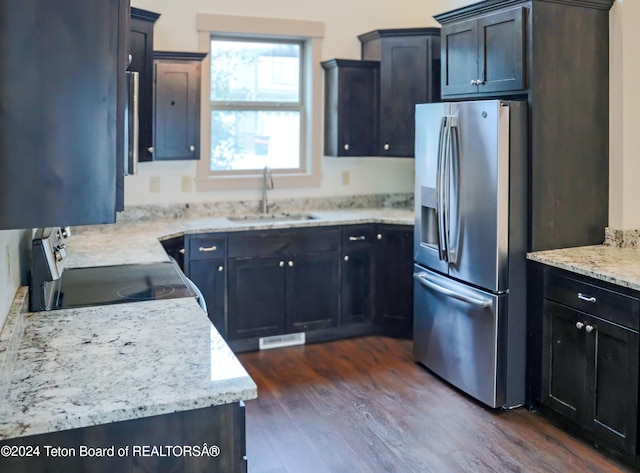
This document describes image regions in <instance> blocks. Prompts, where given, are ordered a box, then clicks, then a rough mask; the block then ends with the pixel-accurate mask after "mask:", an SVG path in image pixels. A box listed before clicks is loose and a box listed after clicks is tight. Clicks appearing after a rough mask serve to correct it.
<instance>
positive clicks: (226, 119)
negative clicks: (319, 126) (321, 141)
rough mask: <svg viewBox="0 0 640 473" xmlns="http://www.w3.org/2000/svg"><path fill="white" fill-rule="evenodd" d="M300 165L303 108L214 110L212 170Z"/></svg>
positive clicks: (296, 167) (294, 167)
mask: <svg viewBox="0 0 640 473" xmlns="http://www.w3.org/2000/svg"><path fill="white" fill-rule="evenodd" d="M265 166H269V167H270V168H272V169H298V168H299V167H300V112H297V111H244V110H242V111H241V110H213V111H212V112H211V170H212V171H239V170H249V169H262V168H264V167H265Z"/></svg>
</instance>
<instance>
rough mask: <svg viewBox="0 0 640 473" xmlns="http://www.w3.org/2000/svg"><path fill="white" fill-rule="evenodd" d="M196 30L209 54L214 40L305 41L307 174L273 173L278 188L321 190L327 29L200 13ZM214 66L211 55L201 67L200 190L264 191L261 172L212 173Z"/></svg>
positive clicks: (295, 22) (301, 22)
mask: <svg viewBox="0 0 640 473" xmlns="http://www.w3.org/2000/svg"><path fill="white" fill-rule="evenodd" d="M196 29H197V30H198V37H199V49H200V51H202V52H207V53H208V52H209V48H210V43H211V35H212V34H214V35H216V36H220V35H229V36H235V37H237V36H251V35H256V36H260V37H262V36H269V37H273V38H277V39H285V40H287V39H288V40H301V41H303V45H304V51H303V57H304V58H305V60H304V64H303V67H304V69H305V70H304V73H303V80H304V85H303V86H304V88H305V89H306V94H305V97H304V101H305V104H304V108H305V116H303V117H301V126H302V127H303V130H304V131H303V135H304V136H303V137H302V140H303V143H304V145H303V146H304V148H303V150H302V155H301V159H304V160H305V162H304V163H302V164H301V168H302V169H304V171H303V172H298V173H291V172H290V171H289V172H287V171H286V170H283V171H282V172H279V171H278V170H274V171H273V176H274V181H275V182H276V186H277V187H279V188H281V187H284V188H292V187H319V186H320V184H321V178H322V176H321V174H322V172H321V164H322V87H321V84H322V68H321V67H320V61H321V57H322V50H321V48H322V39H323V37H324V23H323V22H320V21H308V20H287V19H277V18H259V17H248V16H233V15H215V14H205V13H198V14H197V15H196ZM210 67H211V62H210V58H209V55H207V57H206V58H205V60H204V61H203V66H202V94H201V100H202V102H201V110H202V111H203V113H202V115H201V123H202V125H201V130H200V135H201V138H200V142H201V152H200V160H199V161H198V166H197V176H196V189H197V190H198V191H199V192H200V191H205V192H206V191H215V190H243V189H259V188H260V187H261V185H262V172H258V173H251V174H247V173H246V171H245V172H244V173H238V174H235V173H234V174H228V173H225V175H221V174H220V173H219V172H218V173H216V171H210V153H211V130H210V127H211V123H210V120H211V113H210V101H209V100H210V96H211V92H210V91H209V87H210V84H209V81H210V72H209V71H210Z"/></svg>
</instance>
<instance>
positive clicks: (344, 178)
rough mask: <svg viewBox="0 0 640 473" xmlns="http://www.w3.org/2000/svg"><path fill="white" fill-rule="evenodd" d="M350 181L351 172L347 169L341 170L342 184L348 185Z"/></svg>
mask: <svg viewBox="0 0 640 473" xmlns="http://www.w3.org/2000/svg"><path fill="white" fill-rule="evenodd" d="M350 182H351V173H350V172H349V171H342V185H343V186H348V185H349V183H350Z"/></svg>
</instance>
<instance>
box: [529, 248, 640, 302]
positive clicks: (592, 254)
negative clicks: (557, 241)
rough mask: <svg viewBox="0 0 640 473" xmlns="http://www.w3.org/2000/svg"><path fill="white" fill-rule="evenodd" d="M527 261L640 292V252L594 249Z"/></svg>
mask: <svg viewBox="0 0 640 473" xmlns="http://www.w3.org/2000/svg"><path fill="white" fill-rule="evenodd" d="M527 258H528V259H530V260H531V261H537V262H539V263H544V264H547V265H549V266H554V267H556V268H560V269H566V270H567V271H571V272H574V273H577V274H582V275H584V276H590V277H592V278H595V279H599V280H601V281H607V282H610V283H613V284H617V285H618V286H623V287H628V288H631V289H635V290H638V291H640V249H636V248H617V247H613V246H605V245H594V246H581V247H576V248H564V249H560V250H547V251H537V252H533V253H529V254H528V255H527Z"/></svg>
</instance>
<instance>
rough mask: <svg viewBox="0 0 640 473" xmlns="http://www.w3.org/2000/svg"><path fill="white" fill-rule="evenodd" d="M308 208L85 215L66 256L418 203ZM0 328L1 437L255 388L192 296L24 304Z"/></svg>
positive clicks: (134, 257)
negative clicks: (132, 217)
mask: <svg viewBox="0 0 640 473" xmlns="http://www.w3.org/2000/svg"><path fill="white" fill-rule="evenodd" d="M310 213H311V214H312V215H314V216H315V217H316V218H315V219H312V220H300V221H293V222H292V221H285V222H281V221H278V222H272V221H271V222H267V221H265V222H260V223H249V222H241V223H236V222H232V221H230V220H228V219H227V218H225V217H191V218H163V219H150V220H139V221H131V222H122V223H118V224H114V225H97V226H87V227H78V228H75V229H73V234H72V236H71V237H70V238H68V239H67V241H66V244H67V255H68V258H67V261H66V267H67V268H74V267H88V266H101V265H118V264H131V263H141V264H142V263H154V262H159V261H168V259H169V257H168V256H167V254H166V253H165V251H164V249H163V247H162V245H161V244H160V240H161V239H165V238H171V237H174V236H180V235H186V234H194V233H208V232H239V231H247V230H258V229H271V228H299V227H315V226H328V225H348V224H363V223H387V224H398V225H413V223H414V217H413V211H412V210H406V209H384V208H383V209H348V210H337V211H327V210H323V211H317V212H313V211H311V212H310ZM27 292H28V291H26V288H21V289H20V290H19V291H18V294H17V295H16V301H15V302H14V304H13V306H12V308H11V310H10V312H9V315H8V317H7V320H6V322H5V325H4V327H3V329H2V331H0V400H1V401H2V402H0V440H2V439H7V438H13V437H21V436H27V435H35V434H41V433H47V432H54V431H59V430H66V429H73V428H80V427H86V426H90V425H98V424H104V423H108V422H115V421H124V420H129V419H135V418H140V417H146V416H152V415H159V414H165V413H171V412H177V411H182V410H190V409H197V408H201V407H207V406H213V405H219V404H226V403H231V402H237V401H240V400H248V399H253V398H255V397H256V396H257V388H256V385H255V383H254V382H253V380H252V379H251V378H250V377H249V375H248V374H247V372H246V371H245V370H244V368H243V367H242V366H241V364H240V363H239V361H238V360H237V358H236V357H235V355H234V354H233V353H232V351H231V350H230V348H229V347H228V346H227V344H226V343H225V341H224V340H223V339H222V337H221V336H220V335H219V333H218V332H217V330H216V329H215V328H214V327H213V326H212V325H211V323H210V322H209V319H208V317H207V316H206V314H204V312H202V311H201V309H200V307H199V306H198V305H197V303H196V302H195V300H194V299H190V298H186V299H170V300H169V299H167V300H161V301H160V300H158V301H148V302H136V303H130V304H115V305H109V306H97V307H85V308H79V309H65V310H56V311H50V312H36V313H28V312H26V313H25V312H24V307H25V299H26V293H27Z"/></svg>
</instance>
